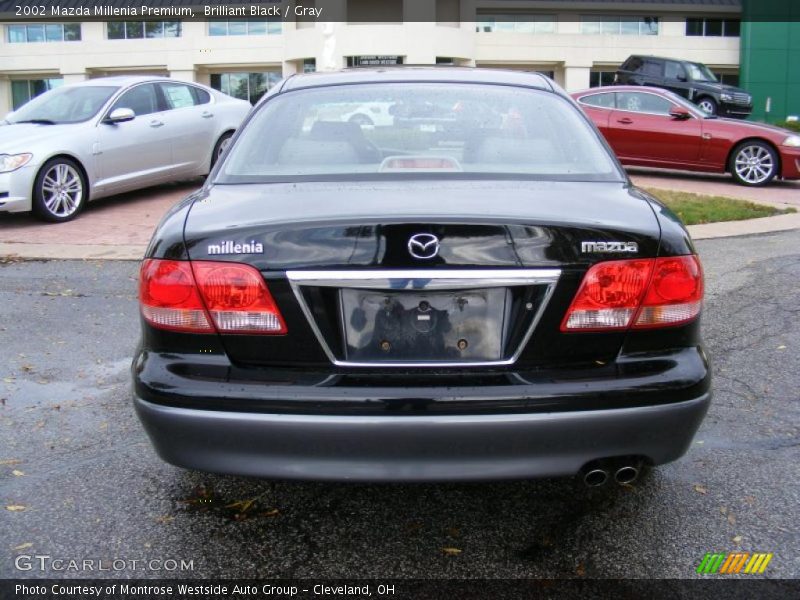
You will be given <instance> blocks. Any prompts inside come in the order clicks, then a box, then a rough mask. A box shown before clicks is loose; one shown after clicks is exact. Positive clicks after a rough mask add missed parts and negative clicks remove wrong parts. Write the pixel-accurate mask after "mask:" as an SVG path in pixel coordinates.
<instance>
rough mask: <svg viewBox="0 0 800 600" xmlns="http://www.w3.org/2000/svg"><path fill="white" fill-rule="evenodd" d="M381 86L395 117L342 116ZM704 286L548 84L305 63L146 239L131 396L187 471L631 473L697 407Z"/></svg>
mask: <svg viewBox="0 0 800 600" xmlns="http://www.w3.org/2000/svg"><path fill="white" fill-rule="evenodd" d="M376 102H390V103H391V104H392V105H393V107H394V109H393V110H391V112H392V113H393V114H396V115H403V116H404V118H402V119H400V118H397V119H394V120H393V122H392V124H391V125H384V126H377V125H366V124H360V123H355V122H350V121H348V120H346V119H343V118H342V117H343V116H346V115H347V114H350V113H352V111H353V110H354V108H355V107H357V106H359V105H369V104H373V103H376ZM426 115H429V116H430V117H429V118H426ZM702 297H703V277H702V270H701V266H700V262H699V261H698V258H697V255H696V254H695V250H694V248H693V246H692V242H691V240H690V238H689V236H688V234H687V233H686V230H685V229H684V228H683V226H682V225H681V223H680V222H679V220H678V219H677V218H676V217H675V216H674V215H673V214H672V213H670V212H669V210H668V209H667V208H665V207H664V206H663V205H662V204H660V203H659V202H658V200H656V199H655V198H653V197H651V196H648V195H647V194H646V193H644V192H642V191H640V190H637V189H636V188H635V187H633V186H632V185H631V183H630V181H629V180H628V178H627V177H626V175H625V173H624V171H622V169H621V167H620V166H619V164H618V163H617V161H616V160H615V159H614V158H613V155H612V153H611V152H610V150H609V148H608V147H607V146H606V145H605V143H604V142H603V141H602V137H601V136H600V135H599V133H598V132H597V130H596V129H595V128H594V126H593V125H592V124H591V122H590V121H589V120H588V119H587V118H586V117H585V116H584V115H583V113H581V111H580V109H579V108H578V107H577V105H576V104H575V103H574V102H573V101H572V100H571V99H570V98H569V97H568V96H567V95H566V94H565V93H564V92H563V91H562V90H561V89H559V88H557V87H556V86H555V85H554V84H553V83H552V82H551V81H550V80H548V79H546V78H545V77H542V76H539V75H535V74H529V73H514V72H503V71H491V70H469V69H451V70H450V69H448V70H441V69H415V68H406V69H402V70H392V69H387V70H376V71H345V72H342V73H318V74H313V75H299V76H295V77H291V78H289V79H287V80H286V81H285V82H284V83H282V84H281V85H279V86H277V87H276V88H275V89H273V90H271V91H270V93H269V94H268V95H267V96H266V97H265V98H264V99H262V101H261V102H260V103H259V104H258V105H257V107H256V108H255V109H254V111H253V112H252V113H251V114H250V116H249V117H248V119H247V120H246V121H245V124H244V125H243V126H242V128H240V130H239V132H238V133H237V135H236V137H235V138H234V140H233V142H232V144H231V147H230V148H229V150H228V152H227V153H226V154H225V155H224V156H223V158H222V160H221V161H220V163H219V164H218V165H217V166H216V167H215V168H214V170H213V171H212V173H211V175H210V176H209V179H208V181H207V182H206V184H205V186H204V187H203V188H202V190H200V191H198V192H197V193H195V194H193V195H191V196H189V197H188V198H186V199H185V200H184V201H183V202H181V203H179V204H177V205H176V206H175V207H173V209H172V210H171V211H170V212H169V213H168V214H167V215H166V216H165V217H164V219H163V220H162V222H161V224H160V225H159V227H158V229H157V231H156V233H155V235H154V237H153V240H152V242H151V244H150V246H149V248H148V250H147V254H146V258H145V260H144V262H143V264H142V267H141V281H140V303H141V315H142V329H143V335H142V340H141V344H140V346H139V348H138V350H137V353H136V356H135V358H134V362H133V376H134V380H135V392H136V399H135V405H136V409H137V412H138V414H139V417H140V419H141V421H142V423H143V424H144V427H145V429H146V430H147V433H148V434H149V436H150V438H151V440H152V442H153V444H154V445H155V448H156V450H157V451H158V453H159V454H160V455H161V457H162V458H164V459H165V460H167V461H169V462H171V463H173V464H176V465H179V466H181V467H185V468H190V469H198V470H204V471H213V472H222V473H236V474H244V475H253V476H261V477H269V478H299V479H333V480H372V481H381V480H382V481H391V480H405V481H415V480H416V481H420V480H439V481H441V480H470V479H474V480H479V479H503V478H528V477H540V476H556V475H574V474H576V473H581V474H582V477H583V479H584V481H586V483H588V484H589V485H601V484H603V483H605V481H606V480H612V479H616V480H617V481H619V482H628V481H632V480H633V479H634V478H636V476H637V474H638V473H639V471H640V469H641V468H642V467H643V466H647V465H658V464H661V463H665V462H668V461H672V460H675V459H677V458H678V457H680V456H681V455H682V454H683V453H684V452H685V451H686V449H687V447H688V446H689V444H690V442H691V439H692V437H693V435H694V433H695V431H696V430H697V428H698V426H699V424H700V422H701V420H702V418H703V416H704V415H705V412H706V410H707V408H708V403H709V399H710V374H709V367H708V363H707V360H706V356H705V354H704V351H703V348H702V346H701V343H700V339H699V323H698V317H699V314H700V308H701V303H702Z"/></svg>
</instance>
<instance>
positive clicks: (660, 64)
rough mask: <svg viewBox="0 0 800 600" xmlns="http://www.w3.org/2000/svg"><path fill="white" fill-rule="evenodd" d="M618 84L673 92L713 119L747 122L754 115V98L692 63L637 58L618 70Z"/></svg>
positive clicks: (655, 57)
mask: <svg viewBox="0 0 800 600" xmlns="http://www.w3.org/2000/svg"><path fill="white" fill-rule="evenodd" d="M615 83H617V84H619V85H650V86H655V87H660V88H664V89H667V90H671V91H673V92H675V93H676V94H679V95H681V96H683V97H684V98H686V99H687V100H689V101H690V102H694V103H695V104H697V105H698V106H699V107H700V108H701V109H703V110H704V111H705V112H707V113H709V114H712V115H720V116H727V117H736V118H739V119H745V118H747V117H748V116H749V115H750V113H751V112H753V97H752V96H751V95H750V94H748V93H747V92H746V91H745V90H743V89H740V88H737V87H733V86H732V85H725V84H723V83H720V82H719V80H717V78H716V76H715V75H714V74H713V73H712V72H711V70H710V69H709V68H708V67H707V66H705V65H704V64H702V63H697V62H690V61H688V60H677V59H674V58H660V57H657V56H638V55H634V56H631V57H630V58H628V60H626V61H625V62H624V63H622V66H621V67H620V68H619V69H617V79H616V82H615Z"/></svg>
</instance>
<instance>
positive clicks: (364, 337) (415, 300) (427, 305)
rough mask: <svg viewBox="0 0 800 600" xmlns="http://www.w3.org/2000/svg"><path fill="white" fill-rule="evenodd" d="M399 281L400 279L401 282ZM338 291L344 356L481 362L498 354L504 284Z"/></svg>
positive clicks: (506, 301) (504, 318)
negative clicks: (491, 286)
mask: <svg viewBox="0 0 800 600" xmlns="http://www.w3.org/2000/svg"><path fill="white" fill-rule="evenodd" d="M401 283H402V282H401ZM408 283H409V285H411V286H412V288H411V289H392V290H375V289H357V288H343V289H341V290H340V291H339V299H340V308H341V317H342V330H343V332H344V336H343V337H344V345H345V356H346V360H347V361H349V362H369V363H399V364H410V363H425V364H428V363H439V362H441V363H482V362H497V361H501V360H502V359H503V355H504V345H505V339H506V329H507V323H508V313H509V310H510V305H511V294H510V291H509V290H508V289H507V288H504V287H496V288H486V289H463V290H462V289H459V290H443V291H430V292H429V291H424V290H415V289H413V282H408Z"/></svg>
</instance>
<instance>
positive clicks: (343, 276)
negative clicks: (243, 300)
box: [286, 269, 561, 368]
mask: <svg viewBox="0 0 800 600" xmlns="http://www.w3.org/2000/svg"><path fill="white" fill-rule="evenodd" d="M560 276H561V269H446V270H444V269H440V270H432V269H414V270H406V269H391V270H374V271H286V278H287V279H288V280H289V285H291V287H292V291H293V292H294V295H295V298H297V301H298V303H299V304H300V309H301V310H302V311H303V314H304V315H305V317H306V320H307V321H308V324H309V326H310V327H311V330H312V331H313V332H314V335H315V336H316V337H317V341H319V343H320V346H322V349H323V351H324V352H325V355H326V356H327V357H328V359H329V360H330V361H331V362H332V363H333V364H334V365H336V366H337V367H367V368H381V367H406V368H409V367H411V368H441V367H497V366H506V365H512V364H514V363H515V362H516V361H517V359H518V358H519V356H520V355H521V354H522V351H523V350H524V349H525V346H526V345H527V344H528V342H529V341H530V339H531V336H532V335H533V332H534V330H535V329H536V326H537V325H538V324H539V321H540V319H541V318H542V315H543V314H544V310H545V308H546V307H547V304H548V303H549V302H550V298H551V297H552V295H553V291H554V290H555V287H556V283H557V282H558V279H559V277H560ZM393 281H394V282H396V283H397V284H399V283H404V286H405V285H408V283H409V282H411V281H414V282H421V286H420V287H416V288H412V289H416V290H459V289H471V288H475V287H509V286H518V285H546V286H547V289H546V290H545V293H544V297H543V298H542V301H541V303H540V305H539V308H538V310H537V311H536V314H535V315H534V316H533V319H532V320H531V324H530V326H529V327H528V330H527V331H526V332H525V335H524V336H523V338H522V340H520V344H519V346H518V347H517V348H516V350H515V351H514V353H513V354H512V355H511V357H510V358H507V359H504V360H498V361H467V362H445V361H441V362H352V361H346V360H340V359H338V358H337V357H336V355H335V354H334V353H333V351H332V350H331V348H330V346H329V345H328V343H327V341H326V340H325V339H324V337H323V336H322V332H321V331H320V330H319V327H318V326H317V323H316V320H315V319H314V315H313V314H312V313H311V309H310V308H309V306H308V304H307V303H306V301H305V297H304V296H303V292H302V290H301V288H302V286H304V285H306V286H314V287H337V288H338V287H352V288H358V289H386V290H389V291H401V290H402V289H404V288H396V287H392V282H393ZM348 284H350V285H348Z"/></svg>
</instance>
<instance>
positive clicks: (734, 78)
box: [714, 71, 739, 87]
mask: <svg viewBox="0 0 800 600" xmlns="http://www.w3.org/2000/svg"><path fill="white" fill-rule="evenodd" d="M714 75H716V76H717V79H718V80H719V82H720V83H724V84H725V85H732V86H733V87H739V73H717V72H716V71H715V72H714Z"/></svg>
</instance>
